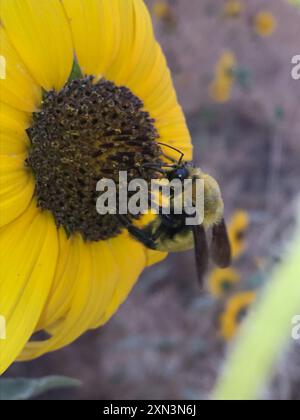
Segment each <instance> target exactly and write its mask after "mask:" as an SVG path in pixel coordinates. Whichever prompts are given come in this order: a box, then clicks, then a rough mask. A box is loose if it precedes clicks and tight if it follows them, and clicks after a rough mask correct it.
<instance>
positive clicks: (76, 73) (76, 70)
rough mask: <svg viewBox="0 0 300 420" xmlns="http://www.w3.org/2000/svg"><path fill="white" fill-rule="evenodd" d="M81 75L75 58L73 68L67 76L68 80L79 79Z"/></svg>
mask: <svg viewBox="0 0 300 420" xmlns="http://www.w3.org/2000/svg"><path fill="white" fill-rule="evenodd" d="M82 77H83V74H82V71H81V69H80V67H79V64H78V63H77V60H76V58H75V59H74V61H73V68H72V71H71V74H70V76H69V80H68V82H71V81H72V80H76V79H81V78H82Z"/></svg>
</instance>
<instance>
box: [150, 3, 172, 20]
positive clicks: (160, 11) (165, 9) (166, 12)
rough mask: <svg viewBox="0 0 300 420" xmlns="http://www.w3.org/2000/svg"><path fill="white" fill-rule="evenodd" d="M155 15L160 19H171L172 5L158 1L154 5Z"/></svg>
mask: <svg viewBox="0 0 300 420" xmlns="http://www.w3.org/2000/svg"><path fill="white" fill-rule="evenodd" d="M153 14H154V16H155V17H156V18H158V19H171V17H172V12H171V8H170V5H169V4H168V3H167V2H166V1H163V0H157V1H156V2H155V3H154V5H153Z"/></svg>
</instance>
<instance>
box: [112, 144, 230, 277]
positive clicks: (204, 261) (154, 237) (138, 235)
mask: <svg viewBox="0 0 300 420" xmlns="http://www.w3.org/2000/svg"><path fill="white" fill-rule="evenodd" d="M159 144H161V145H163V146H166V147H169V148H171V149H173V150H175V151H177V152H178V153H180V155H181V156H180V159H179V160H178V161H175V160H174V159H172V158H170V157H168V159H169V160H171V161H172V164H171V165H167V164H161V165H156V166H154V165H152V166H151V169H157V170H159V171H160V172H161V173H163V174H164V175H165V177H166V178H167V179H168V180H169V181H172V180H174V179H178V180H180V181H182V182H184V180H191V181H192V182H191V183H190V184H189V185H190V188H192V191H191V194H192V197H193V201H194V198H196V197H195V194H196V190H195V189H194V184H195V181H196V180H197V179H198V180H202V181H203V186H204V203H203V204H204V215H203V216H204V217H203V221H202V223H201V224H196V225H193V226H190V225H188V224H187V223H186V219H187V214H186V213H185V212H184V211H183V212H182V214H175V212H174V211H173V209H172V207H171V212H170V214H163V213H159V214H158V215H156V217H155V218H154V219H153V220H152V221H150V222H149V223H148V224H147V225H146V226H145V227H143V228H138V227H136V226H135V225H134V224H132V223H131V222H129V221H128V220H127V219H126V218H124V216H123V217H122V216H120V217H122V222H123V224H124V226H125V227H126V228H127V230H128V232H129V233H130V234H131V236H133V237H134V238H135V239H137V240H138V241H139V242H141V243H143V244H144V245H145V246H146V247H148V248H150V249H153V250H157V251H163V252H181V251H187V250H190V249H193V248H194V249H195V260H196V266H197V275H198V279H199V282H200V284H201V285H202V282H203V277H204V274H205V272H206V270H207V268H208V262H209V255H211V257H212V260H213V261H214V262H215V263H216V264H217V265H218V266H219V267H221V268H225V267H228V266H229V265H230V263H231V249H230V242H229V238H228V234H227V228H226V224H225V220H224V216H223V213H224V203H223V199H222V195H221V191H220V188H219V185H218V183H217V182H216V181H215V180H214V178H212V177H211V176H210V175H207V174H206V173H204V172H203V171H202V170H201V169H200V168H197V167H195V166H194V165H193V164H192V162H185V161H184V155H183V153H182V152H181V151H180V150H178V149H176V148H174V147H172V146H169V145H166V144H164V143H159ZM166 157H167V156H166ZM148 167H149V168H150V164H149V166H148ZM182 200H183V198H182ZM208 230H211V244H210V247H209V246H208V241H207V235H206V233H207V231H208Z"/></svg>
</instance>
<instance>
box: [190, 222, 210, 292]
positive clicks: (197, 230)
mask: <svg viewBox="0 0 300 420" xmlns="http://www.w3.org/2000/svg"><path fill="white" fill-rule="evenodd" d="M193 235H194V243H195V260H196V268H197V275H198V281H199V283H200V286H201V287H202V286H203V277H204V275H205V273H206V271H207V267H208V246H207V240H206V233H205V229H204V227H203V226H202V225H196V226H193Z"/></svg>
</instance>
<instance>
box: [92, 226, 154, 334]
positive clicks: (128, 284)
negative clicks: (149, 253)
mask: <svg viewBox="0 0 300 420" xmlns="http://www.w3.org/2000/svg"><path fill="white" fill-rule="evenodd" d="M109 245H110V247H111V250H112V254H113V256H114V259H115V262H116V265H117V267H118V268H119V278H118V282H117V285H116V287H115V291H114V294H113V297H112V299H111V301H110V302H109V305H107V307H106V309H105V314H104V316H103V317H102V318H100V319H99V321H97V322H96V324H95V325H94V327H98V326H100V325H103V324H105V322H107V321H108V320H109V319H110V318H111V317H112V315H113V314H114V313H115V312H116V310H117V309H118V308H119V306H120V305H121V304H122V303H123V302H124V301H125V299H126V298H127V297H128V295H129V293H130V291H131V289H132V287H133V286H134V284H135V283H136V281H137V280H138V278H139V276H140V274H141V272H142V271H143V269H144V268H145V265H146V258H145V250H144V247H143V245H141V244H140V243H139V242H137V241H136V240H134V239H132V238H130V236H129V235H128V233H127V232H125V233H123V234H122V235H120V236H118V237H117V238H114V239H111V240H110V241H109Z"/></svg>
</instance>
